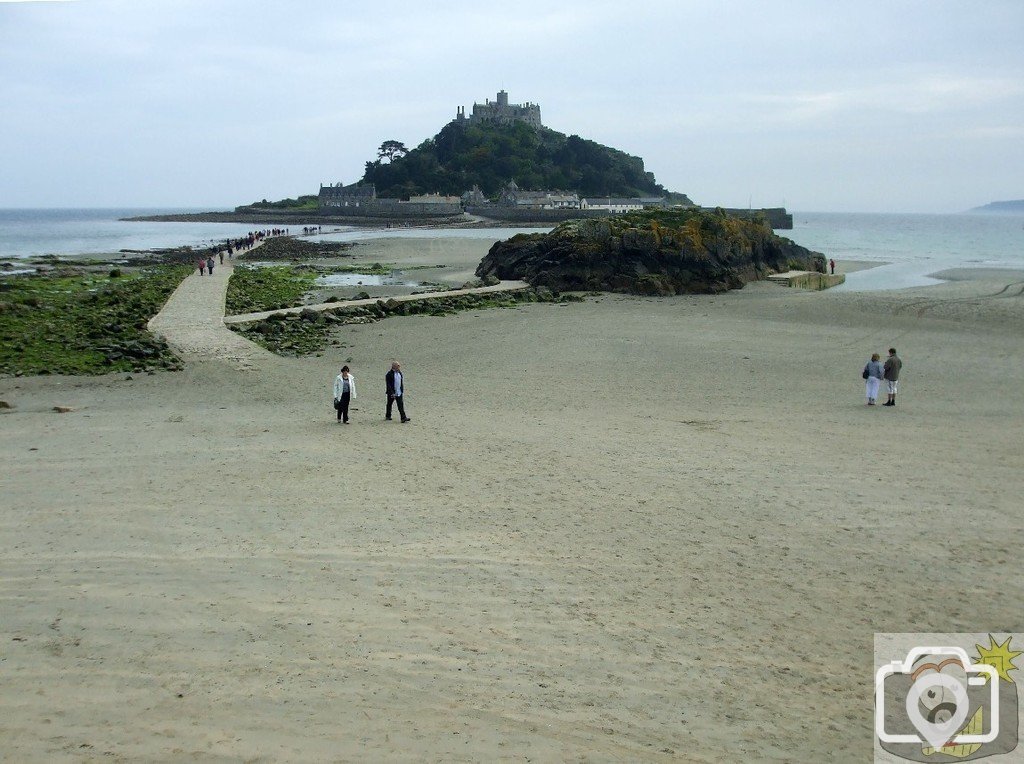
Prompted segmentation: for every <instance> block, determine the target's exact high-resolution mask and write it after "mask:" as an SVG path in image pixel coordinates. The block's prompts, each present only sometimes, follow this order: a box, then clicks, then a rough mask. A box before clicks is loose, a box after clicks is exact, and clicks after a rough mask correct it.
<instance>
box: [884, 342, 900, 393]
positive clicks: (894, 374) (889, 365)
mask: <svg viewBox="0 0 1024 764" xmlns="http://www.w3.org/2000/svg"><path fill="white" fill-rule="evenodd" d="M902 368H903V361H901V360H900V357H899V356H898V355H896V348H889V357H888V358H886V359H885V374H884V376H885V381H886V383H887V384H888V385H889V400H887V401H886V402H885V403H883V404H882V405H883V406H895V405H896V388H897V387H899V384H900V370H901V369H902Z"/></svg>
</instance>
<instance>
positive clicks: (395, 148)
mask: <svg viewBox="0 0 1024 764" xmlns="http://www.w3.org/2000/svg"><path fill="white" fill-rule="evenodd" d="M408 153H409V149H407V148H406V147H405V144H404V143H402V142H401V141H384V143H382V144H380V148H379V149H377V158H378V159H387V160H388V161H389V162H393V161H395V157H403V156H405V155H406V154H408Z"/></svg>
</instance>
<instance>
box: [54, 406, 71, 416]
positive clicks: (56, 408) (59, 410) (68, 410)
mask: <svg viewBox="0 0 1024 764" xmlns="http://www.w3.org/2000/svg"><path fill="white" fill-rule="evenodd" d="M53 410H54V411H56V412H57V413H58V414H70V413H71V412H72V411H74V409H73V408H71V406H54V407H53Z"/></svg>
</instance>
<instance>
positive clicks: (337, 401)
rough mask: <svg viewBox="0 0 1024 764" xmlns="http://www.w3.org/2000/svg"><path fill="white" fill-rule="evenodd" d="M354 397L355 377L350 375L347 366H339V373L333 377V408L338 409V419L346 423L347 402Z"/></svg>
mask: <svg viewBox="0 0 1024 764" xmlns="http://www.w3.org/2000/svg"><path fill="white" fill-rule="evenodd" d="M355 399H356V378H355V377H353V376H352V374H351V372H350V371H349V369H348V366H342V367H341V373H340V374H339V375H338V376H336V377H335V378H334V408H335V409H337V411H338V421H339V422H341V423H342V424H348V404H349V403H350V402H352V401H354V400H355Z"/></svg>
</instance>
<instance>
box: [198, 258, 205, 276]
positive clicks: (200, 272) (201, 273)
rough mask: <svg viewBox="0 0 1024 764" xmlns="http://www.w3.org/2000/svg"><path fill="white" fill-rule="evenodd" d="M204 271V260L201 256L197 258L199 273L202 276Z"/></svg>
mask: <svg viewBox="0 0 1024 764" xmlns="http://www.w3.org/2000/svg"><path fill="white" fill-rule="evenodd" d="M205 273H206V261H205V260H204V259H203V258H201V257H200V258H199V275H200V276H202V275H204V274H205Z"/></svg>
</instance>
